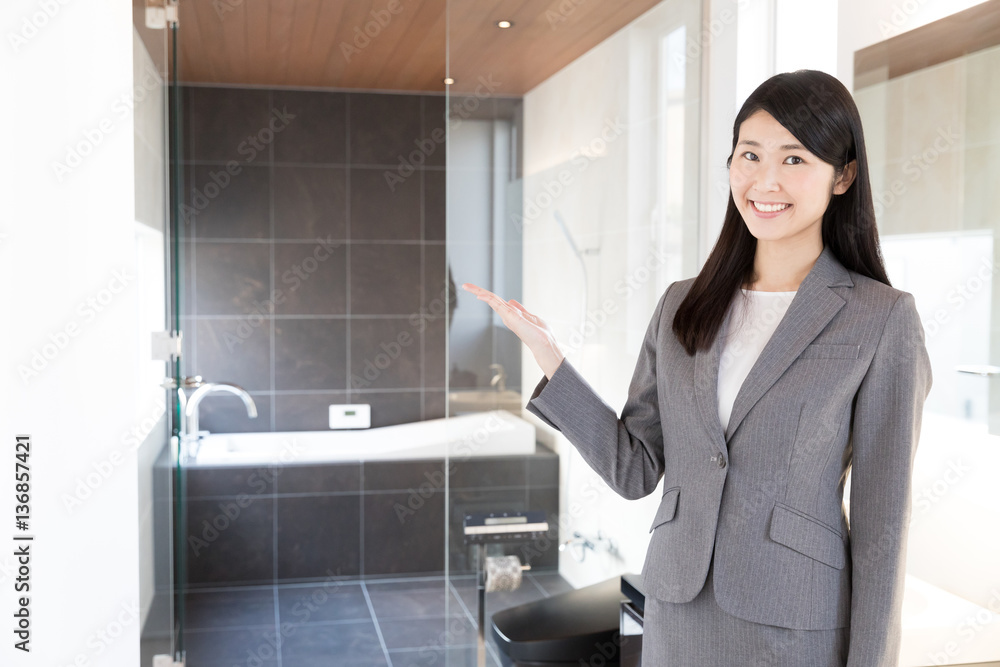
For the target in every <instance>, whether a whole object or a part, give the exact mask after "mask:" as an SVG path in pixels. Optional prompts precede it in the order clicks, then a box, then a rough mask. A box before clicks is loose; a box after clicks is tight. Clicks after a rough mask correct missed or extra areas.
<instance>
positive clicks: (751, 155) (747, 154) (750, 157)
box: [743, 151, 757, 160]
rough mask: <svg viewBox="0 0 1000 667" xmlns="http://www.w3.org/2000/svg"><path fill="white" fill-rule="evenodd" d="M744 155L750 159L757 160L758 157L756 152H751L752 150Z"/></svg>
mask: <svg viewBox="0 0 1000 667" xmlns="http://www.w3.org/2000/svg"><path fill="white" fill-rule="evenodd" d="M743 157H745V158H746V159H748V160H756V159H757V156H756V155H755V154H753V153H751V152H750V151H747V152H746V153H744V154H743Z"/></svg>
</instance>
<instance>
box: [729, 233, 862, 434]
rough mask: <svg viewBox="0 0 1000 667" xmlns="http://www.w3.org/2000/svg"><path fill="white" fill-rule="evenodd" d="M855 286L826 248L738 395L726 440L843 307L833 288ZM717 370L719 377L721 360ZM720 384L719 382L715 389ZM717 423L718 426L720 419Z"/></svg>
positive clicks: (800, 287) (841, 300)
mask: <svg viewBox="0 0 1000 667" xmlns="http://www.w3.org/2000/svg"><path fill="white" fill-rule="evenodd" d="M853 286H854V282H853V281H852V280H851V277H850V275H849V274H848V272H847V269H845V268H844V266H843V265H842V264H841V263H840V262H838V261H837V259H836V257H834V256H833V252H831V250H830V249H829V248H828V247H824V248H823V252H821V253H820V255H819V258H817V260H816V263H815V264H813V267H812V269H811V270H810V271H809V274H808V275H807V276H806V277H805V279H804V280H803V281H802V284H800V285H799V289H798V290H797V292H796V294H795V297H794V298H793V299H792V302H791V304H789V306H788V310H787V311H786V312H785V316H784V317H783V318H781V322H779V323H778V327H777V328H776V329H775V330H774V334H773V335H772V336H771V339H770V340H769V341H768V342H767V345H765V346H764V349H763V350H762V351H761V353H760V356H759V357H758V358H757V361H756V363H755V364H754V365H753V367H752V368H751V369H750V373H749V374H748V375H747V377H746V380H744V382H743V385H742V386H741V387H740V390H739V392H738V393H737V394H736V400H735V402H734V403H733V411H732V414H731V416H730V418H729V427H728V428H727V429H726V435H725V437H726V440H728V439H729V438H730V437H731V436H732V434H733V433H735V432H736V429H737V428H739V426H740V423H742V421H743V419H744V418H745V417H746V416H747V413H749V412H750V409H751V408H753V406H754V405H755V404H756V403H757V401H758V400H760V398H761V396H763V395H764V393H765V392H766V391H767V390H768V389H770V388H771V385H773V384H774V383H775V382H776V381H777V380H778V378H779V377H781V375H782V373H784V372H785V370H786V369H787V368H788V367H789V366H790V365H791V364H792V362H793V361H795V359H796V358H797V357H798V356H799V355H800V354H801V353H802V350H804V349H805V348H806V346H807V345H808V344H809V343H810V342H812V341H813V339H815V338H816V336H818V335H819V333H820V332H821V331H822V330H823V329H824V328H825V327H826V325H827V324H828V323H829V322H830V320H831V319H833V316H834V315H836V314H837V312H838V311H839V310H840V309H841V308H843V307H844V303H845V301H844V299H843V298H842V297H841V296H840V295H839V294H837V293H836V292H835V291H834V290H832V289H830V288H831V287H853ZM715 368H716V375H718V357H716V365H715ZM717 383H718V378H716V386H717ZM717 401H718V392H717V391H716V402H717ZM716 404H717V403H716ZM716 422H717V423H718V417H716ZM720 428H721V424H720Z"/></svg>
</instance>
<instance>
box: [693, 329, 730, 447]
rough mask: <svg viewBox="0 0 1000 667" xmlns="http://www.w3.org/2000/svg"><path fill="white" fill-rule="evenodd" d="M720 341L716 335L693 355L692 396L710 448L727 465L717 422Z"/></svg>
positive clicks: (724, 438)
mask: <svg viewBox="0 0 1000 667" xmlns="http://www.w3.org/2000/svg"><path fill="white" fill-rule="evenodd" d="M730 316H731V313H727V314H726V318H725V320H723V322H722V326H721V327H719V331H720V333H721V332H723V331H725V330H726V328H727V326H728V324H729V319H730ZM722 339H723V337H722V336H721V335H717V336H716V337H715V340H714V341H713V342H712V346H711V347H710V348H709V349H707V350H698V351H696V352H695V355H694V396H695V403H696V404H697V406H698V412H699V414H700V415H701V419H702V421H703V422H704V424H705V428H707V429H708V432H709V434H710V435H711V437H712V447H713V450H714V452H715V453H718V452H722V455H723V456H724V457H726V461H727V463H728V458H729V457H728V452H727V451H726V434H725V433H724V432H723V430H722V422H720V421H719V359H720V358H721V356H722Z"/></svg>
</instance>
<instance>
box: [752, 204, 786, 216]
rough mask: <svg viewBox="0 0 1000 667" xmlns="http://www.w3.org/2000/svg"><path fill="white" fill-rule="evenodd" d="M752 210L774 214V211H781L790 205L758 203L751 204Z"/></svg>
mask: <svg viewBox="0 0 1000 667" xmlns="http://www.w3.org/2000/svg"><path fill="white" fill-rule="evenodd" d="M753 205H754V208H756V209H757V210H758V211H760V212H761V213H774V212H775V211H783V210H785V209H786V208H788V207H789V206H791V204H761V203H760V202H753Z"/></svg>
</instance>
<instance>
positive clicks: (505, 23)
mask: <svg viewBox="0 0 1000 667" xmlns="http://www.w3.org/2000/svg"><path fill="white" fill-rule="evenodd" d="M513 25H514V24H513V23H512V22H510V21H497V27H498V28H510V27H511V26H513Z"/></svg>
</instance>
